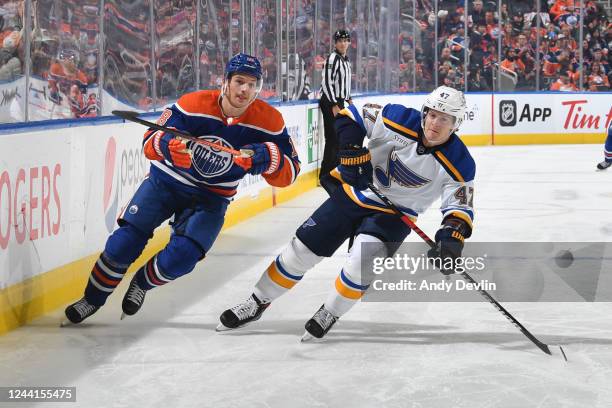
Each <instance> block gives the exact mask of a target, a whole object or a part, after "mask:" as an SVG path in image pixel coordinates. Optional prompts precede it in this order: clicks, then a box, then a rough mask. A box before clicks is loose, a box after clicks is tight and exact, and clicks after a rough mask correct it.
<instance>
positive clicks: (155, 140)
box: [152, 130, 165, 157]
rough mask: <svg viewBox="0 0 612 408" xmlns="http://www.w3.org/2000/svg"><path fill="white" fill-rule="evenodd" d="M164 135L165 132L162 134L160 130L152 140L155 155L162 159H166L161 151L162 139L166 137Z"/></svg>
mask: <svg viewBox="0 0 612 408" xmlns="http://www.w3.org/2000/svg"><path fill="white" fill-rule="evenodd" d="M164 134H165V133H164V132H162V131H161V130H158V131H157V132H155V135H153V140H152V144H153V150H155V153H157V154H158V155H159V156H161V157H164V154H163V153H162V151H161V147H160V145H159V142H160V140H161V138H162V137H164Z"/></svg>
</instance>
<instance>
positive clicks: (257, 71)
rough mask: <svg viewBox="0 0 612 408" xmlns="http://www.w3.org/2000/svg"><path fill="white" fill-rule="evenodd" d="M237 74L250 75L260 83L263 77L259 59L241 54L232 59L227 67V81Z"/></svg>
mask: <svg viewBox="0 0 612 408" xmlns="http://www.w3.org/2000/svg"><path fill="white" fill-rule="evenodd" d="M237 73H241V74H245V75H250V76H252V77H255V78H257V80H258V81H259V80H261V77H262V72H261V64H260V63H259V60H258V59H257V58H255V57H253V56H252V55H248V54H244V53H242V52H241V53H239V54H236V55H234V56H233V57H232V58H230V60H229V61H228V62H227V65H226V66H225V78H226V79H229V78H230V77H231V76H232V74H237Z"/></svg>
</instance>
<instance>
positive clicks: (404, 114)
mask: <svg viewBox="0 0 612 408" xmlns="http://www.w3.org/2000/svg"><path fill="white" fill-rule="evenodd" d="M374 117H375V118H376V119H375V121H373V122H372V121H370V122H369V123H368V118H370V119H373V118H374ZM365 119H366V120H365V125H366V129H367V136H368V138H369V143H368V148H369V150H370V154H371V156H372V166H373V168H374V184H375V185H376V186H377V187H378V188H379V189H380V190H381V192H383V193H384V194H385V195H386V196H387V197H389V199H390V200H391V201H392V202H393V203H394V204H396V206H397V207H399V208H400V209H401V210H402V211H404V213H406V214H407V215H409V216H412V217H415V218H416V217H417V216H418V214H420V213H422V212H424V211H425V210H426V209H427V208H428V207H429V206H431V204H432V203H433V202H434V201H435V200H436V199H438V198H440V199H441V206H440V209H441V211H442V214H443V217H444V218H445V217H447V216H449V215H451V214H452V215H453V216H455V217H457V218H460V219H462V220H464V221H466V222H467V223H468V225H470V227H471V226H472V220H473V218H474V210H473V197H474V175H475V171H476V165H475V163H474V160H473V159H472V156H471V155H470V153H469V152H468V149H467V147H466V146H465V144H463V142H462V141H461V139H459V137H458V136H457V135H456V134H452V135H451V137H450V139H449V140H448V141H447V142H446V143H444V144H442V145H439V146H436V147H433V148H427V147H425V146H424V145H423V144H422V142H421V140H422V137H423V135H422V134H423V130H422V127H421V113H420V112H419V111H417V110H415V109H411V108H406V107H404V106H402V105H394V104H389V105H386V106H385V107H384V108H383V110H382V111H381V112H380V113H378V114H377V115H372V116H370V115H366V118H365ZM343 188H344V190H345V192H346V193H347V194H348V195H349V197H350V198H351V199H352V200H353V201H354V202H355V203H357V204H358V205H360V206H362V207H368V208H382V207H385V205H384V204H383V203H382V201H380V199H379V198H378V197H376V195H375V194H374V193H372V192H371V191H370V190H363V191H359V190H356V189H354V188H352V187H351V186H349V185H347V184H344V185H343Z"/></svg>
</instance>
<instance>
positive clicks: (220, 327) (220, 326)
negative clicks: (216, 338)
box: [215, 323, 242, 333]
mask: <svg viewBox="0 0 612 408" xmlns="http://www.w3.org/2000/svg"><path fill="white" fill-rule="evenodd" d="M239 327H242V326H238V327H235V328H233V329H232V328H231V327H227V326H224V325H223V323H219V324H218V325H217V327H215V331H216V332H217V333H223V332H226V331H230V330H236V329H237V328H239Z"/></svg>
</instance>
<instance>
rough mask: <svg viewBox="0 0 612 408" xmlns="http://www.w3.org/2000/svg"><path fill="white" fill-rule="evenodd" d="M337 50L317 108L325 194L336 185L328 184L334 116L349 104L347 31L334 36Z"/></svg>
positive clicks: (334, 162) (334, 147) (333, 160)
mask: <svg viewBox="0 0 612 408" xmlns="http://www.w3.org/2000/svg"><path fill="white" fill-rule="evenodd" d="M334 42H335V44H336V49H335V50H334V51H333V52H332V53H331V54H330V55H329V57H328V58H327V61H326V63H325V68H324V69H323V80H322V81H321V100H320V101H319V108H321V112H322V113H323V127H324V130H325V149H324V151H323V160H322V162H321V171H320V173H319V182H320V183H321V186H323V188H325V190H327V192H328V193H330V194H331V192H332V191H333V190H334V189H335V186H336V185H337V184H336V183H334V182H332V181H330V178H331V177H330V176H329V172H330V171H332V170H333V169H334V168H336V166H338V164H339V162H338V137H337V136H336V132H335V131H334V116H336V114H337V113H338V112H340V110H342V109H344V102H345V101H346V102H348V103H351V64H350V62H349V60H348V58H347V56H346V52H347V50H348V47H349V46H350V44H351V35H350V34H349V32H348V31H346V30H338V31H336V32H335V33H334Z"/></svg>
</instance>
